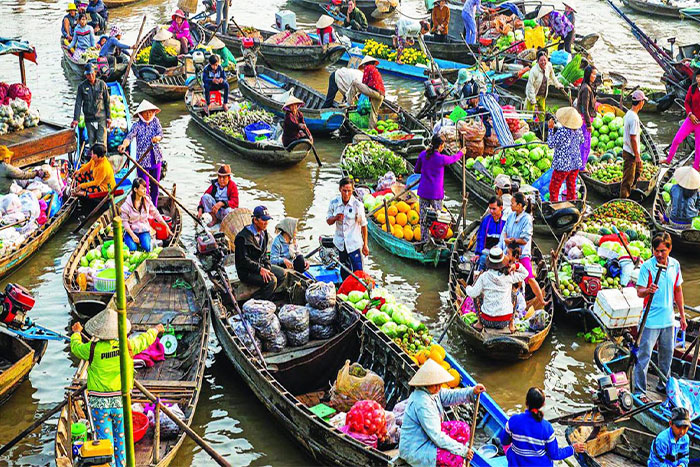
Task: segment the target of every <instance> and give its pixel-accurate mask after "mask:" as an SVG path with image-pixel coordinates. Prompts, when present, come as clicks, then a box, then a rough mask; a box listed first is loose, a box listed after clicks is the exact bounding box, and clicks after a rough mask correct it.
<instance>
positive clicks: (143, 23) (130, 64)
mask: <svg viewBox="0 0 700 467" xmlns="http://www.w3.org/2000/svg"><path fill="white" fill-rule="evenodd" d="M145 24H146V15H143V20H141V27H140V28H139V35H138V36H137V37H136V43H135V44H134V48H133V49H132V50H131V57H130V58H129V64H128V65H127V66H126V72H125V73H124V78H123V79H122V87H124V86H126V82H127V81H128V80H129V72H130V71H131V66H132V65H133V64H134V59H135V58H136V48H137V47H138V45H139V42H141V34H142V33H143V26H144V25H145ZM127 111H128V109H127Z"/></svg>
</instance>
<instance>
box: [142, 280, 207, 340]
mask: <svg viewBox="0 0 700 467" xmlns="http://www.w3.org/2000/svg"><path fill="white" fill-rule="evenodd" d="M178 279H181V276H180V275H176V274H159V275H157V276H152V277H151V278H149V280H148V281H147V282H146V284H145V285H144V286H143V288H141V289H140V290H139V293H138V294H137V295H136V296H135V297H134V300H133V302H131V303H129V304H128V313H129V320H130V321H131V324H132V326H133V327H134V328H135V329H137V330H145V329H148V328H149V327H151V326H155V325H156V324H159V323H168V324H170V325H171V326H173V327H174V328H175V329H178V330H179V329H183V330H185V329H187V330H190V329H194V328H196V327H197V326H199V323H200V321H201V319H202V318H201V314H200V313H198V312H199V311H200V308H199V306H198V304H197V303H196V301H195V296H194V293H193V291H192V290H188V289H186V288H183V287H182V286H180V285H178V284H176V281H177V280H178Z"/></svg>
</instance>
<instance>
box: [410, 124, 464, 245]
mask: <svg viewBox="0 0 700 467" xmlns="http://www.w3.org/2000/svg"><path fill="white" fill-rule="evenodd" d="M444 150H445V142H444V141H443V140H442V138H441V137H440V135H433V137H432V139H431V140H430V144H429V145H428V147H427V148H425V151H423V152H421V153H420V155H419V156H418V161H416V166H415V168H414V169H413V171H414V172H415V173H417V174H420V175H421V177H420V182H418V198H419V206H420V234H421V245H425V243H426V242H427V241H428V229H429V225H428V209H434V210H436V211H438V212H440V211H441V210H442V200H443V199H444V198H445V166H447V165H450V164H454V163H455V162H457V161H458V160H459V159H461V158H462V156H463V155H464V151H463V150H462V151H459V152H458V153H457V154H455V155H453V156H446V155H444V154H442V151H444Z"/></svg>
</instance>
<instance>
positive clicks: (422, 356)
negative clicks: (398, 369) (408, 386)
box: [416, 349, 430, 365]
mask: <svg viewBox="0 0 700 467" xmlns="http://www.w3.org/2000/svg"><path fill="white" fill-rule="evenodd" d="M429 358H430V352H428V351H427V350H426V349H423V350H421V351H420V352H418V353H417V354H416V360H418V364H419V365H422V364H424V363H425V362H426V361H427V360H428V359H429Z"/></svg>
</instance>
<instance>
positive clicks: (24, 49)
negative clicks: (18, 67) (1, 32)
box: [0, 37, 36, 63]
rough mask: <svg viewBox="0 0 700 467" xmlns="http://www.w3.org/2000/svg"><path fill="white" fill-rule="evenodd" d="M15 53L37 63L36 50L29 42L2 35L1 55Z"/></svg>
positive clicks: (0, 38) (0, 39)
mask: <svg viewBox="0 0 700 467" xmlns="http://www.w3.org/2000/svg"><path fill="white" fill-rule="evenodd" d="M5 54H14V55H17V56H18V57H20V56H23V57H24V58H25V59H27V60H29V61H31V62H34V63H36V50H34V47H32V46H31V45H29V42H26V41H20V40H15V39H8V38H6V37H0V55H5Z"/></svg>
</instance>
